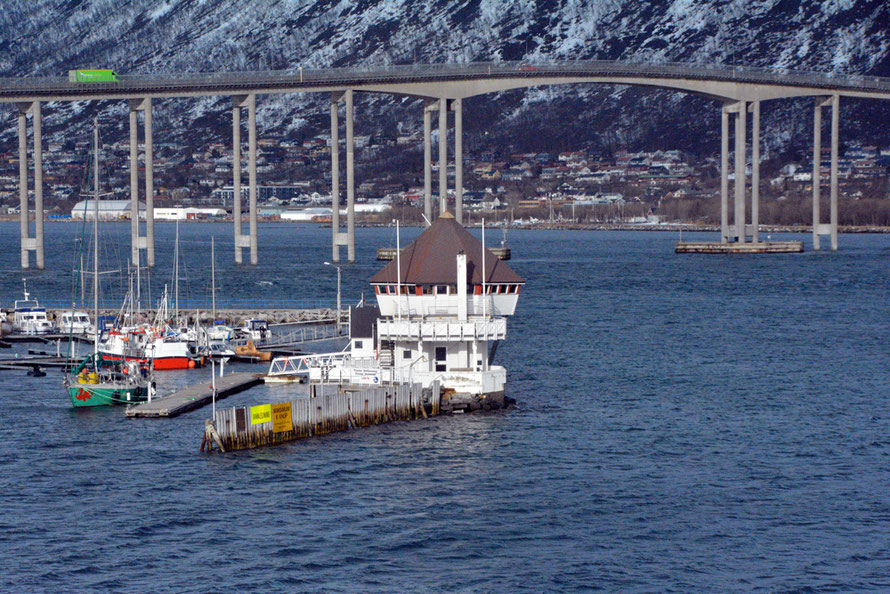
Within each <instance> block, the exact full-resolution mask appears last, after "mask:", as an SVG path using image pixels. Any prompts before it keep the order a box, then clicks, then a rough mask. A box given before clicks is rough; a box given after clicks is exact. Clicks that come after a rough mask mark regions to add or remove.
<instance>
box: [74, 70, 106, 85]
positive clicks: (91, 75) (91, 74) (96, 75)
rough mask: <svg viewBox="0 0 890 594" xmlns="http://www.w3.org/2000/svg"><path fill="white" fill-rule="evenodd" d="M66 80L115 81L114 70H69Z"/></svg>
mask: <svg viewBox="0 0 890 594" xmlns="http://www.w3.org/2000/svg"><path fill="white" fill-rule="evenodd" d="M68 82H73V83H109V82H117V72H115V71H114V70H69V71H68Z"/></svg>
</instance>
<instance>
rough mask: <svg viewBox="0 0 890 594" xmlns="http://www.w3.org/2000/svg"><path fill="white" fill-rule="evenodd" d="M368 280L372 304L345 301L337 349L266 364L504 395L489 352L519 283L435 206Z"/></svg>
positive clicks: (493, 397)
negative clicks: (347, 327)
mask: <svg viewBox="0 0 890 594" xmlns="http://www.w3.org/2000/svg"><path fill="white" fill-rule="evenodd" d="M370 282H371V285H372V286H373V287H374V294H375V295H376V298H377V306H378V307H376V308H374V307H365V308H357V309H354V310H353V312H352V325H351V330H352V332H351V335H350V336H351V341H350V345H349V349H348V351H347V352H345V353H330V354H327V355H315V356H309V357H303V358H299V357H294V358H285V359H282V360H279V359H276V361H275V362H273V364H272V368H273V369H276V368H277V369H281V370H285V369H287V367H288V366H287V361H288V360H291V361H296V360H301V361H302V362H304V363H305V362H308V363H307V365H308V373H309V379H310V382H324V383H343V384H350V385H359V386H360V385H380V384H384V383H387V384H388V383H391V382H394V383H400V382H407V383H421V384H423V385H424V387H430V386H432V385H433V384H434V383H435V382H438V383H439V386H440V387H441V388H442V389H444V390H448V391H453V392H454V393H455V394H461V395H465V396H468V397H471V398H476V399H477V402H479V403H480V405H481V406H483V407H484V406H486V405H487V404H490V405H491V406H501V405H503V404H504V390H505V387H506V381H507V371H506V369H504V368H503V367H501V366H498V365H493V359H494V355H495V352H496V350H497V345H498V343H499V342H500V341H502V340H504V339H505V338H506V337H507V317H508V316H510V315H513V313H514V311H515V310H516V303H517V301H518V299H519V290H520V288H521V287H522V286H523V285H524V284H525V281H524V280H523V279H522V278H521V277H520V276H519V275H518V274H516V273H515V272H513V270H511V269H510V267H509V266H507V265H506V264H505V263H504V262H502V261H501V260H499V259H498V258H497V257H496V256H495V255H494V254H493V253H492V252H491V251H490V250H488V249H487V248H483V246H482V243H481V242H480V241H479V240H478V239H476V237H474V236H473V235H472V234H471V233H470V232H469V231H467V230H466V229H464V228H463V227H462V226H461V225H460V224H459V223H458V222H457V221H456V220H455V218H454V217H453V216H452V215H451V214H450V213H448V212H445V213H443V214H442V216H440V217H439V218H438V219H437V220H436V221H435V222H433V224H432V225H431V226H430V227H428V228H427V229H426V230H425V231H424V232H423V233H421V234H420V236H419V237H418V238H417V239H416V240H415V241H414V242H413V243H411V244H410V245H409V246H408V247H406V248H404V249H403V250H401V251H400V252H399V255H398V257H396V258H395V259H394V260H393V261H391V262H390V263H389V264H387V265H386V266H385V267H384V268H383V269H382V270H380V271H379V272H377V274H375V275H374V276H373V277H372V278H371V281H370ZM313 357H314V358H313ZM279 361H280V364H278V365H277V366H276V363H278V362H279ZM270 375H271V373H270Z"/></svg>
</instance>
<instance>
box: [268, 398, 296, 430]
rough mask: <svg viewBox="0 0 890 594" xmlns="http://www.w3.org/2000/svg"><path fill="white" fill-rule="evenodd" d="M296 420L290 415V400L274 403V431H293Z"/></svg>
mask: <svg viewBox="0 0 890 594" xmlns="http://www.w3.org/2000/svg"><path fill="white" fill-rule="evenodd" d="M293 430H294V422H293V420H292V419H291V416H290V402H282V403H281V404H273V405H272V433H283V432H284V431H293Z"/></svg>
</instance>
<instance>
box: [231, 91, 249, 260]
mask: <svg viewBox="0 0 890 594" xmlns="http://www.w3.org/2000/svg"><path fill="white" fill-rule="evenodd" d="M246 104H247V97H246V96H244V95H239V96H235V97H232V218H233V219H234V220H235V264H243V263H244V258H243V256H242V253H241V250H242V248H245V247H250V237H249V236H245V235H243V224H242V221H241V108H242V107H244V105H246ZM245 240H247V242H246V243H245Z"/></svg>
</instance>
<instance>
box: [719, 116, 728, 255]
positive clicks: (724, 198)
mask: <svg viewBox="0 0 890 594" xmlns="http://www.w3.org/2000/svg"><path fill="white" fill-rule="evenodd" d="M720 241H721V242H723V243H728V242H729V105H724V106H723V109H722V110H721V112H720Z"/></svg>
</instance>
